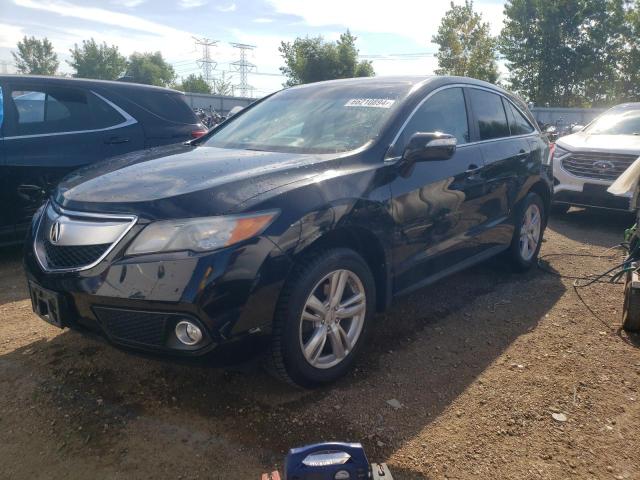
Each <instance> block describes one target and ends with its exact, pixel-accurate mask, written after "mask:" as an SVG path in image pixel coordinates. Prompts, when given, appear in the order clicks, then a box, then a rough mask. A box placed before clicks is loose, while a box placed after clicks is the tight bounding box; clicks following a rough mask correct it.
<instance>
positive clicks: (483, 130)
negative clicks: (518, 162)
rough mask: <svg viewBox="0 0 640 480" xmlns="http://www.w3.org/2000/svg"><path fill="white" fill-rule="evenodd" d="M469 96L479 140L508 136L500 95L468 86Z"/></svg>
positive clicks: (507, 125)
mask: <svg viewBox="0 0 640 480" xmlns="http://www.w3.org/2000/svg"><path fill="white" fill-rule="evenodd" d="M469 96H470V99H471V105H472V108H473V114H474V115H475V117H476V121H477V122H478V131H479V132H480V140H489V139H491V138H500V137H508V136H509V134H510V132H509V124H508V123H507V116H506V114H505V111H504V107H503V106H502V99H501V98H500V96H499V95H496V94H494V93H490V92H487V91H485V90H478V89H477V88H470V89H469Z"/></svg>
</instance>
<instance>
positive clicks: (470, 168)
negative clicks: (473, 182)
mask: <svg viewBox="0 0 640 480" xmlns="http://www.w3.org/2000/svg"><path fill="white" fill-rule="evenodd" d="M478 170H480V166H478V165H476V164H475V163H472V164H470V165H469V166H468V167H467V170H466V171H465V172H464V173H475V172H477V171H478Z"/></svg>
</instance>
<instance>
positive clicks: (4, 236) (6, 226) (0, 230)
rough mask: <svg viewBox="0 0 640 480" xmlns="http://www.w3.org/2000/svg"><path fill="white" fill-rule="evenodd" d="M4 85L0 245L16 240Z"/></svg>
mask: <svg viewBox="0 0 640 480" xmlns="http://www.w3.org/2000/svg"><path fill="white" fill-rule="evenodd" d="M3 87H4V85H3V84H1V83H0V245H3V244H5V243H11V242H13V241H14V240H15V236H14V233H15V232H14V227H13V218H11V216H10V215H9V212H10V210H11V209H10V208H9V205H10V203H9V198H8V196H7V186H8V179H9V178H8V177H9V176H8V172H7V164H6V161H5V152H4V133H3V132H4V128H5V123H6V119H5V115H4V110H5V109H4V101H3V97H4V90H5V89H4V88H3Z"/></svg>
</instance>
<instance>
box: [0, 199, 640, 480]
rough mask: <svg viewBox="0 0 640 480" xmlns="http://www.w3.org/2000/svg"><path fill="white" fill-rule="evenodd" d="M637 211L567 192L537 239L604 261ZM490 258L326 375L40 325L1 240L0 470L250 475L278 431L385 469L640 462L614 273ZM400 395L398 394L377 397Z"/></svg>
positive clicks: (466, 470) (288, 440)
mask: <svg viewBox="0 0 640 480" xmlns="http://www.w3.org/2000/svg"><path fill="white" fill-rule="evenodd" d="M632 221H633V219H632V218H630V217H629V216H625V215H612V214H609V213H607V214H598V213H592V212H588V211H583V210H572V211H571V212H570V213H568V214H567V215H563V216H560V217H557V218H554V219H553V220H552V222H551V225H550V227H549V229H548V230H547V234H546V241H545V243H544V245H543V249H542V255H550V254H556V253H563V254H568V253H571V254H576V253H578V254H583V255H584V254H586V255H603V254H604V255H607V257H605V258H602V257H590V256H567V255H561V256H548V257H546V260H547V261H548V267H549V268H550V269H552V270H554V271H556V272H557V273H559V274H563V275H565V276H575V275H585V274H591V273H595V272H600V271H604V270H606V269H607V268H609V267H610V266H612V265H614V262H616V261H617V260H618V258H619V257H620V253H619V252H616V251H608V252H606V251H605V249H606V248H607V247H609V246H611V245H614V244H616V243H618V242H619V241H620V240H621V234H622V230H623V229H624V228H625V227H627V226H628V225H629V224H630V223H631V222H632ZM572 283H573V280H572V279H570V278H563V277H561V276H559V275H558V274H550V273H547V272H545V271H543V270H540V269H536V270H534V271H531V272H529V273H527V274H524V275H515V274H511V273H508V272H506V271H505V269H504V268H503V267H502V266H501V264H500V262H499V261H496V260H493V261H490V262H487V263H484V264H482V265H479V266H477V267H475V268H472V269H470V270H468V271H465V272H463V273H460V274H458V275H455V276H453V277H451V278H448V279H446V280H444V281H441V282H439V283H438V284H437V285H434V286H431V287H427V288H424V289H422V290H420V291H419V292H417V293H415V294H413V295H411V296H409V297H406V298H403V299H400V300H398V301H397V302H396V303H395V305H394V306H393V308H392V309H391V310H390V311H389V312H387V313H386V314H384V315H379V316H378V318H377V322H378V326H377V328H376V332H375V334H374V335H373V336H372V341H371V345H370V347H369V348H368V351H366V352H364V355H363V357H362V359H361V361H360V362H359V364H358V368H357V369H356V370H355V371H354V372H353V374H351V375H350V376H349V377H347V378H345V379H343V380H341V381H340V382H338V383H337V384H336V385H334V386H333V387H331V388H326V389H322V390H316V391H296V390H292V389H291V388H289V387H287V386H285V385H282V384H280V383H277V382H275V381H272V380H271V378H270V377H268V376H267V375H266V374H265V373H263V371H262V370H261V369H260V367H259V365H257V364H256V363H255V362H254V363H248V364H245V365H240V366H237V367H234V368H232V369H229V368H227V369H221V368H212V367H204V366H193V365H175V364H171V363H167V362H165V361H161V360H158V359H151V358H145V357H141V356H138V355H133V354H131V353H127V352H123V351H120V350H118V349H115V348H113V347H111V346H109V345H107V344H106V343H105V342H104V341H102V340H100V339H95V338H89V337H85V336H82V335H80V334H78V333H75V332H71V331H68V330H64V331H61V330H58V329H56V328H55V327H51V326H48V325H47V324H45V323H44V322H42V321H41V320H39V319H38V318H36V317H35V316H34V315H33V314H32V313H31V306H30V302H29V300H28V296H27V292H26V289H25V282H24V277H23V274H22V271H21V266H20V250H19V249H5V250H3V251H0V479H39V478H67V479H81V478H82V479H84V478H93V479H120V478H122V479H146V478H149V479H164V478H167V479H178V478H184V479H187V478H200V479H210V478H215V479H217V478H220V479H242V480H244V479H257V478H259V474H260V473H261V472H262V471H266V470H268V469H272V468H274V467H278V466H281V462H282V458H283V456H284V454H285V452H286V450H287V449H288V448H289V447H292V446H299V445H302V444H305V443H308V442H312V441H319V440H350V441H362V442H363V443H364V444H365V447H366V449H367V452H368V455H369V457H370V459H372V460H374V461H386V462H388V463H389V465H390V467H391V470H392V472H393V473H394V478H397V479H401V480H402V479H414V478H450V479H453V478H509V479H514V478H536V479H537V478H550V479H551V478H553V479H559V478H562V479H565V478H579V479H583V478H585V479H588V478H594V479H596V478H597V479H607V478H612V479H632V478H640V459H639V456H640V453H639V452H640V435H638V429H639V427H640V401H639V396H640V391H639V388H640V348H638V347H639V346H640V339H639V338H638V337H635V336H629V335H627V334H625V333H624V332H620V331H619V324H620V316H621V306H622V287H621V286H620V285H609V284H596V285H594V286H591V287H588V288H584V289H581V290H580V291H579V293H580V295H581V296H582V300H581V298H580V297H579V296H578V295H577V293H576V291H574V289H573V287H572ZM389 400H394V401H393V402H388V401H389Z"/></svg>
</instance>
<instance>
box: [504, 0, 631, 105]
mask: <svg viewBox="0 0 640 480" xmlns="http://www.w3.org/2000/svg"><path fill="white" fill-rule="evenodd" d="M627 4H628V1H627V0H507V3H506V4H505V10H504V11H505V17H506V18H505V24H504V28H503V30H502V33H501V38H500V51H501V53H502V54H503V55H504V56H505V58H506V60H507V67H508V68H509V70H510V72H511V73H510V82H511V86H512V88H513V89H514V90H516V91H517V92H518V93H519V94H521V95H522V96H523V97H526V98H527V99H528V100H530V101H533V102H535V103H536V104H538V105H546V104H549V105H553V106H567V107H582V106H600V105H606V104H609V103H611V102H614V101H615V100H616V98H617V96H618V92H617V89H618V88H619V85H620V82H619V81H618V77H619V68H618V67H619V65H618V62H619V59H620V55H621V49H623V48H624V42H625V40H624V33H625V31H626V23H627V20H628V16H627V14H626V10H627Z"/></svg>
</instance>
